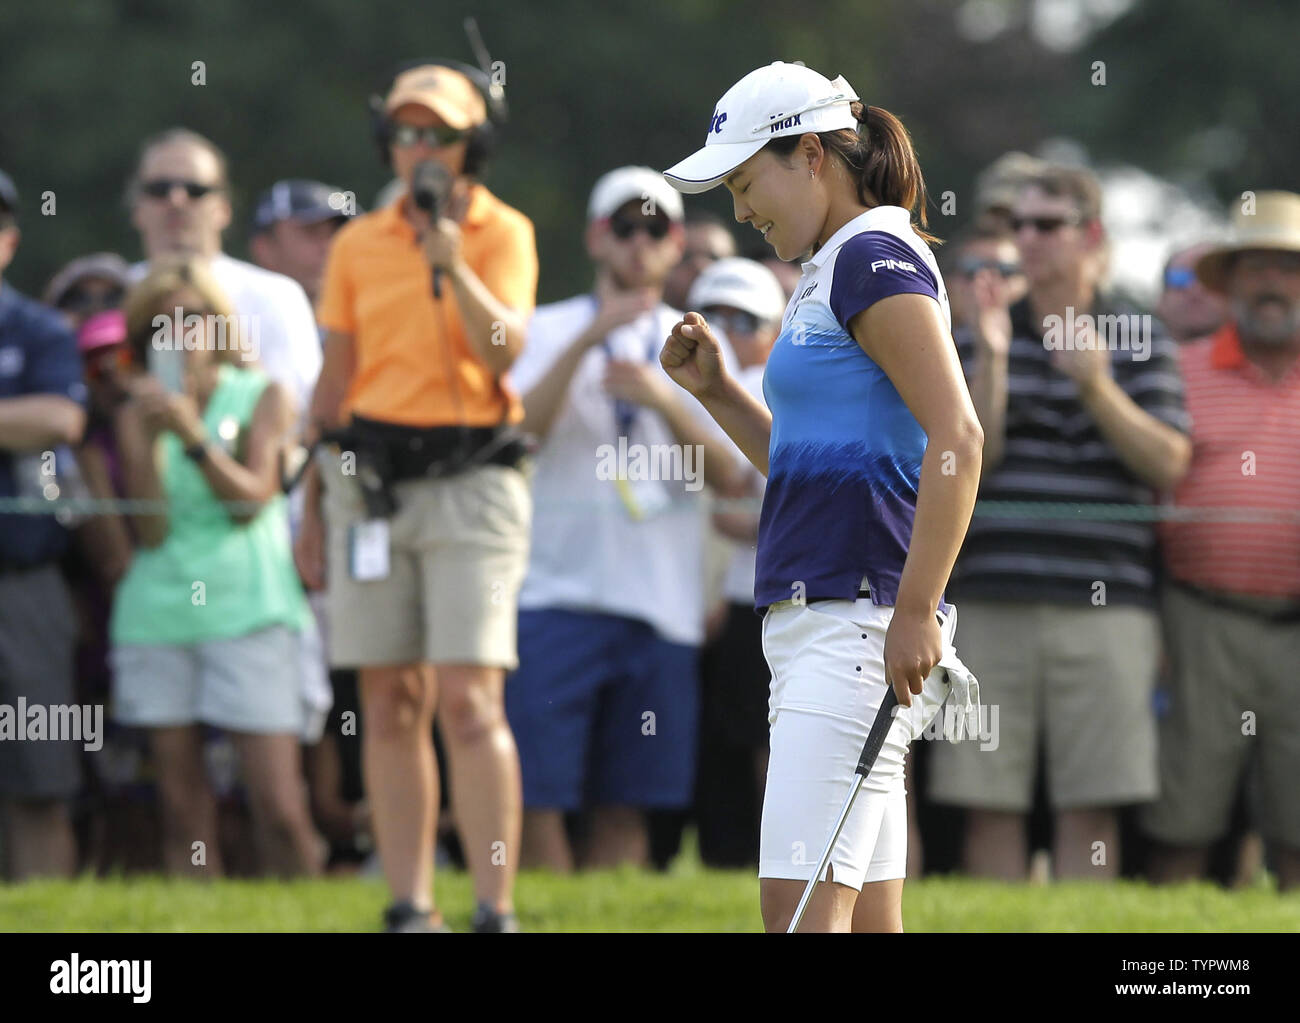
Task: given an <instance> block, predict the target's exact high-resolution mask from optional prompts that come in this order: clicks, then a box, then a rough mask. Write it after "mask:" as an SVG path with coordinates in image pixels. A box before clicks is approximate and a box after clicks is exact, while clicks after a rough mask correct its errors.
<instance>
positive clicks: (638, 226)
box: [609, 217, 672, 241]
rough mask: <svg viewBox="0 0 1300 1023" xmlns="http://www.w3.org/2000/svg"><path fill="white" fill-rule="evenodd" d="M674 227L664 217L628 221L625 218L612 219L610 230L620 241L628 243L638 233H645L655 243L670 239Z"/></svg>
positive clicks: (610, 219) (610, 220)
mask: <svg viewBox="0 0 1300 1023" xmlns="http://www.w3.org/2000/svg"><path fill="white" fill-rule="evenodd" d="M671 227H672V225H671V224H669V223H668V221H667V220H665V219H663V218H662V217H646V218H644V219H642V220H626V219H624V218H623V217H610V218H609V229H610V230H611V231H613V232H614V237H615V238H617V239H618V240H619V241H627V239H629V238H631V237H632V236H633V235H634V234H636V233H637V232H638V231H644V232H645V233H646V234H648V235H649V236H650V237H651V238H653V239H654V240H655V241H661V240H662V239H664V238H667V237H668V232H669V230H670V229H671Z"/></svg>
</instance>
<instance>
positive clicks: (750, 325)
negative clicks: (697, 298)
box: [704, 306, 758, 334]
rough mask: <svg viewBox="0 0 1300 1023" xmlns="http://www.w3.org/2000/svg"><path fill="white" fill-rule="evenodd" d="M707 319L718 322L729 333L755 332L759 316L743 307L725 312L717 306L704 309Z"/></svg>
mask: <svg viewBox="0 0 1300 1023" xmlns="http://www.w3.org/2000/svg"><path fill="white" fill-rule="evenodd" d="M704 316H705V319H707V320H708V321H709V322H710V323H714V324H717V325H718V326H719V327H721V328H722V329H723V330H724V331H726V332H727V334H753V333H754V332H755V331H756V330H758V317H757V316H755V315H754V314H753V313H747V312H745V311H744V310H743V309H733V310H731V311H730V312H723V310H722V309H721V308H719V307H717V306H714V307H712V308H710V309H706V310H705V311H704Z"/></svg>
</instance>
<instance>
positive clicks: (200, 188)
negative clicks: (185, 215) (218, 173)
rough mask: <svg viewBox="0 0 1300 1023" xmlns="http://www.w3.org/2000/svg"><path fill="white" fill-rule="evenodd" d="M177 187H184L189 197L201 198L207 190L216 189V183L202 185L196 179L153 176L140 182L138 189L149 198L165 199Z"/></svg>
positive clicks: (212, 190) (213, 190)
mask: <svg viewBox="0 0 1300 1023" xmlns="http://www.w3.org/2000/svg"><path fill="white" fill-rule="evenodd" d="M177 188H183V189H185V194H186V195H187V196H189V197H190V198H191V199H202V198H203V197H204V196H205V195H207V194H208V193H209V192H215V191H216V190H217V186H216V185H204V184H202V183H200V182H198V181H185V180H184V179H182V178H153V179H152V180H150V181H144V182H141V184H140V191H142V192H143V193H144V194H145V195H147V196H149V197H150V198H151V199H166V198H167V197H168V196H170V195H171V194H172V192H173V191H174V190H175V189H177Z"/></svg>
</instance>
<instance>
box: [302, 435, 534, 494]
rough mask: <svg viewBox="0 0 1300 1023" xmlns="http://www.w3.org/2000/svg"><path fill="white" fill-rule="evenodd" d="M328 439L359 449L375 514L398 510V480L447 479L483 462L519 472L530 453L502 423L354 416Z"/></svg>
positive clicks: (360, 465) (520, 437)
mask: <svg viewBox="0 0 1300 1023" xmlns="http://www.w3.org/2000/svg"><path fill="white" fill-rule="evenodd" d="M328 439H329V440H332V441H334V442H336V443H338V444H339V445H340V446H341V447H343V448H347V449H351V450H353V451H355V453H356V459H357V465H356V470H357V480H358V482H359V483H360V484H361V490H362V494H363V496H364V498H365V502H366V510H367V514H368V515H370V516H371V517H372V518H387V517H389V516H391V515H392V514H393V512H395V511H396V510H397V501H396V497H395V495H394V494H393V489H392V488H393V484H395V483H400V482H402V481H404V480H412V479H445V478H447V477H449V476H455V475H457V474H459V473H463V472H467V471H468V470H470V469H474V468H478V467H480V466H485V465H499V466H504V467H506V468H510V469H516V470H518V469H522V467H523V464H524V461H525V459H526V458H527V456H528V454H529V453H530V452H529V447H528V444H527V442H526V441H525V439H524V437H523V435H522V434H520V433H519V432H518V430H516V429H514V428H513V427H510V426H506V425H504V424H502V425H498V426H481V427H480V426H435V427H412V426H402V425H400V424H397V423H383V422H379V421H377V420H373V419H365V418H364V417H361V416H355V415H354V416H353V417H352V421H351V422H350V423H349V424H348V425H347V426H346V427H345V428H343V429H342V430H338V431H333V432H331V433H330V435H329V438H328Z"/></svg>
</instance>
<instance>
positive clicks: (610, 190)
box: [587, 167, 685, 223]
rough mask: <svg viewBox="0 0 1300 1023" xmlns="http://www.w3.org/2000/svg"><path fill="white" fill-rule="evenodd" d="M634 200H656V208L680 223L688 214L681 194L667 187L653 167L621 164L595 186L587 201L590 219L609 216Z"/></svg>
mask: <svg viewBox="0 0 1300 1023" xmlns="http://www.w3.org/2000/svg"><path fill="white" fill-rule="evenodd" d="M633 199H636V200H637V201H639V202H650V203H653V204H654V208H655V209H659V210H663V212H664V214H665V215H666V216H667V217H668V219H669V220H672V221H675V222H677V223H681V220H682V217H683V216H684V214H685V211H684V210H683V209H682V197H681V196H680V195H678V194H677V192H676V191H675V190H674V189H672V188H670V187H669V186H668V183H667V182H666V181H664V178H663V175H662V174H660V173H659V172H658V171H656V170H654V169H652V168H650V167H619V168H618V169H617V170H612V171H610V172H609V173H608V174H605V175H602V176H601V179H600V180H599V181H597V182H596V185H595V187H594V188H592V190H591V199H590V200H589V201H588V203H587V219H588V220H599V219H601V218H602V217H608V216H610V215H612V214H613V212H614V211H615V210H616V209H618V208H619V207H620V206H622V205H623V204H624V203H625V202H630V201H632V200H633Z"/></svg>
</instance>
